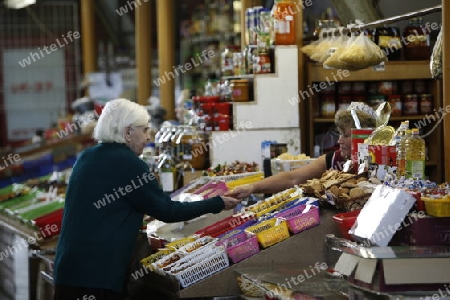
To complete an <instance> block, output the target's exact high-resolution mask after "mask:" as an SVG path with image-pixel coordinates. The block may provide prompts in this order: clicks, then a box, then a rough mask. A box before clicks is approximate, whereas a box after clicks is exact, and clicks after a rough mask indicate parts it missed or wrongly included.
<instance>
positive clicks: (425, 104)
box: [420, 94, 434, 115]
mask: <svg viewBox="0 0 450 300" xmlns="http://www.w3.org/2000/svg"><path fill="white" fill-rule="evenodd" d="M433 108H434V105H433V95H431V94H421V95H420V113H421V114H423V115H425V114H431V113H432V112H433Z"/></svg>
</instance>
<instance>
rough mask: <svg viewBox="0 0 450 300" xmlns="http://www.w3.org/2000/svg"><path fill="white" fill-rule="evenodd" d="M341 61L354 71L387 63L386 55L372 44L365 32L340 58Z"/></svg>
mask: <svg viewBox="0 0 450 300" xmlns="http://www.w3.org/2000/svg"><path fill="white" fill-rule="evenodd" d="M339 60H341V61H342V62H343V63H346V64H347V65H349V66H350V67H351V68H352V69H353V70H360V69H365V68H367V67H371V66H375V65H378V64H379V63H381V62H383V61H387V60H388V59H387V57H386V54H385V53H384V52H383V50H381V48H380V47H378V46H377V45H376V44H375V43H374V42H372V41H371V40H370V39H369V38H368V37H367V36H366V35H365V34H364V32H361V33H360V35H359V36H358V37H357V38H356V39H355V41H354V42H353V43H352V44H351V45H349V46H348V47H347V49H346V50H345V51H344V52H343V53H342V54H341V55H340V56H339Z"/></svg>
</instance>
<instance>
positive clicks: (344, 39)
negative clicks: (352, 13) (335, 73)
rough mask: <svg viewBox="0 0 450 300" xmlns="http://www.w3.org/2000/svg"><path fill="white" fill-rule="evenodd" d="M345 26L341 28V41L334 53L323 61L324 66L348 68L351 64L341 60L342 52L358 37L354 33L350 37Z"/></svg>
mask: <svg viewBox="0 0 450 300" xmlns="http://www.w3.org/2000/svg"><path fill="white" fill-rule="evenodd" d="M344 29H345V28H344V27H342V28H340V29H339V34H340V36H339V42H338V43H337V47H336V48H335V49H334V51H333V53H332V54H331V55H330V56H329V57H328V58H327V59H326V60H325V61H324V62H323V65H324V67H327V68H335V69H348V68H350V66H349V65H348V64H346V63H344V62H342V61H340V60H339V57H340V56H341V54H342V53H344V51H345V50H346V49H347V47H349V46H350V45H351V44H352V43H353V42H354V41H355V39H356V36H354V35H352V36H351V37H350V38H349V37H348V36H347V35H346V34H344Z"/></svg>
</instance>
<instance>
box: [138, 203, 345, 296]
mask: <svg viewBox="0 0 450 300" xmlns="http://www.w3.org/2000/svg"><path fill="white" fill-rule="evenodd" d="M335 214H336V211H335V210H332V209H322V210H321V211H320V225H318V226H315V227H312V228H309V229H308V230H305V231H303V232H301V233H298V234H295V235H293V236H291V237H290V238H288V239H285V240H284V241H282V242H279V243H278V244H275V245H273V246H270V247H268V248H265V249H262V250H261V251H260V252H259V253H258V254H255V255H253V256H251V257H249V258H247V259H244V260H242V261H240V262H238V263H235V264H231V265H230V266H229V267H227V268H225V269H223V270H222V271H219V272H218V273H215V274H213V275H211V276H209V277H207V278H205V279H203V280H201V281H199V282H197V283H194V284H192V285H190V286H188V287H186V288H184V289H183V288H182V287H181V286H180V283H179V281H177V280H175V279H173V278H170V277H168V276H163V275H159V274H157V273H154V272H146V274H145V276H144V277H143V283H144V285H145V286H147V287H149V288H151V289H153V290H156V291H158V292H161V293H163V294H164V295H165V296H166V297H167V299H179V298H196V297H225V296H239V295H240V294H241V291H240V289H239V286H238V283H237V280H236V278H237V276H236V273H235V272H236V271H237V270H239V269H243V268H255V267H275V266H280V265H290V266H297V267H302V266H304V267H306V268H310V266H312V267H313V266H315V265H316V264H319V265H320V264H323V263H325V258H324V237H325V235H327V234H336V235H337V234H338V228H337V226H336V224H335V223H334V221H333V216H334V215H335Z"/></svg>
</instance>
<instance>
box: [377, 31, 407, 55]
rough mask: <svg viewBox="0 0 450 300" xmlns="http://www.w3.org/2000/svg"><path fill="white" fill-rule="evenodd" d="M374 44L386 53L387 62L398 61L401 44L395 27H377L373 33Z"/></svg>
mask: <svg viewBox="0 0 450 300" xmlns="http://www.w3.org/2000/svg"><path fill="white" fill-rule="evenodd" d="M373 36H374V42H375V44H377V45H378V46H379V47H380V48H381V50H383V51H384V53H386V56H387V57H388V59H389V60H399V59H400V56H401V50H402V44H401V37H400V32H399V29H398V28H397V27H392V26H387V25H384V26H382V27H378V28H376V29H375V30H374V33H373Z"/></svg>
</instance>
